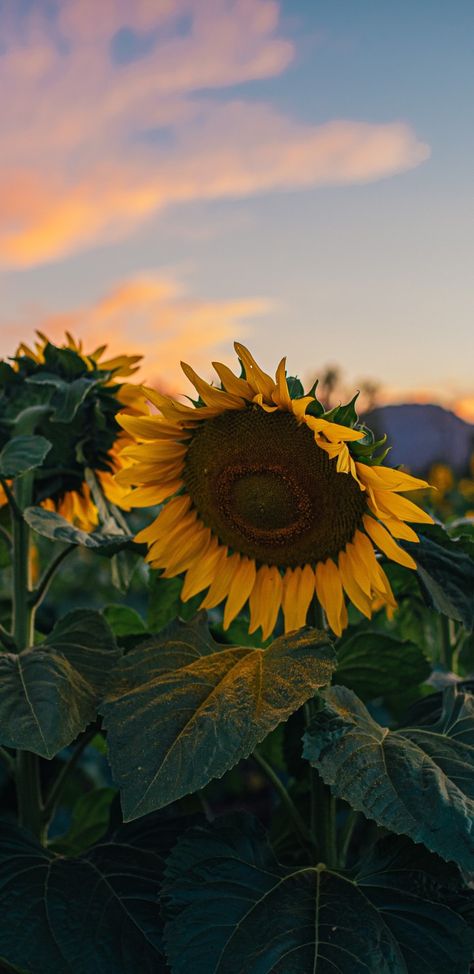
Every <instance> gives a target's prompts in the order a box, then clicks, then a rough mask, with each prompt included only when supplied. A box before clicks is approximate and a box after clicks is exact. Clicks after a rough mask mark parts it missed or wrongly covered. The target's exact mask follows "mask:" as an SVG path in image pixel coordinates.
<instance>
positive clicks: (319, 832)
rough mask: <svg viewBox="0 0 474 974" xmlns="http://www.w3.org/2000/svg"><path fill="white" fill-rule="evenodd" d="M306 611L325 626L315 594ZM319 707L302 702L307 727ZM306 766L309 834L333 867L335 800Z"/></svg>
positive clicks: (317, 703)
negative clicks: (307, 771)
mask: <svg viewBox="0 0 474 974" xmlns="http://www.w3.org/2000/svg"><path fill="white" fill-rule="evenodd" d="M309 611H310V619H311V622H312V625H313V626H314V627H315V628H317V629H325V628H326V620H325V616H324V611H323V608H322V606H321V604H320V602H319V600H318V599H317V598H316V596H314V598H313V601H312V603H311V606H310V610H309ZM321 706H322V701H321V698H320V697H318V695H317V694H316V696H315V697H313V699H312V700H308V701H307V703H305V705H304V714H305V722H306V726H307V727H309V725H310V723H311V721H312V719H313V717H314V715H315V714H316V713H317V712H318V710H319V709H320V707H321ZM309 769H310V770H309V775H310V778H309V788H310V816H311V818H310V822H311V825H310V828H311V835H312V838H313V842H314V845H315V846H316V848H317V850H318V854H319V860H320V862H324V863H325V864H326V865H327V866H336V865H337V860H338V854H337V829H336V799H335V798H333V796H332V794H331V792H330V790H329V788H328V786H327V785H326V784H325V783H324V781H323V779H322V778H321V775H320V774H319V772H318V771H317V770H316V768H312V767H311V765H309Z"/></svg>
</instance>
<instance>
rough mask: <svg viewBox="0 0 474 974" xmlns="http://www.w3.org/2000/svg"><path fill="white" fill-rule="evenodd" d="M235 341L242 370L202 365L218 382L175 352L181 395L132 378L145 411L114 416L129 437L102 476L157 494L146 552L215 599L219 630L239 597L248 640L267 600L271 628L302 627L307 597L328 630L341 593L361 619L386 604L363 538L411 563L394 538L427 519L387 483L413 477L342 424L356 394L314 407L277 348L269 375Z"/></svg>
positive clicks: (185, 594)
mask: <svg viewBox="0 0 474 974" xmlns="http://www.w3.org/2000/svg"><path fill="white" fill-rule="evenodd" d="M235 349H236V352H237V355H238V357H239V359H240V363H241V367H242V374H241V376H240V377H237V376H236V375H234V373H233V372H232V371H231V370H230V369H229V368H227V366H225V365H222V364H221V363H219V362H214V363H213V365H214V368H215V370H216V372H217V375H218V376H219V379H220V388H218V387H214V386H212V385H209V384H208V383H207V382H205V381H203V379H201V378H199V376H198V375H196V373H195V372H194V370H193V369H192V368H191V367H190V366H189V365H186V364H184V363H182V368H183V371H184V373H185V375H186V376H187V377H188V379H190V381H191V382H192V384H193V385H194V387H195V389H196V391H197V393H198V396H199V399H198V401H197V402H196V403H194V404H193V405H191V406H189V405H184V404H183V403H181V402H178V401H175V400H173V399H172V398H170V397H167V396H164V395H162V394H161V393H159V392H155V391H153V390H150V389H145V390H144V393H145V395H146V397H147V399H148V402H149V403H150V404H151V406H153V407H156V408H157V409H158V411H159V412H158V413H153V412H152V410H151V409H150V408H147V412H146V413H145V414H143V415H141V416H136V415H135V416H130V415H125V414H119V416H118V417H117V419H118V422H119V423H120V424H121V425H122V427H123V428H124V429H125V430H126V431H127V432H128V433H129V434H130V436H132V437H133V438H134V440H135V443H134V444H133V445H132V446H128V447H126V448H125V449H124V451H123V455H124V457H126V460H127V462H128V464H129V466H128V467H127V468H126V469H124V470H123V471H122V472H120V473H119V474H118V475H117V478H116V479H117V481H118V483H119V484H120V486H121V487H129V488H133V489H132V490H131V491H130V494H129V495H128V497H127V498H126V500H128V502H129V503H130V504H131V506H132V507H146V506H151V505H158V504H161V505H163V506H162V508H161V510H160V512H159V514H158V516H157V517H156V519H155V520H153V522H152V523H150V524H149V525H148V526H147V527H145V529H144V530H142V531H140V532H139V534H137V535H136V539H135V540H136V541H137V542H146V544H147V545H148V554H147V560H148V562H149V563H150V565H151V566H152V567H153V568H158V569H162V570H163V574H164V576H165V577H173V576H176V575H179V574H181V573H185V577H184V584H183V589H182V595H181V598H182V599H183V600H184V601H186V600H187V599H189V598H191V597H192V596H194V595H196V594H197V593H199V592H205V594H204V598H203V600H202V603H201V607H202V608H204V609H212V608H213V607H215V606H217V605H219V604H220V603H224V602H225V608H224V619H223V624H224V628H227V627H228V626H229V625H230V623H231V622H232V620H233V619H234V618H235V617H236V615H237V614H238V613H239V612H240V611H241V609H242V608H243V607H244V605H245V604H246V603H247V602H248V604H249V609H250V626H249V632H250V633H252V632H255V631H256V630H257V629H258V628H259V627H261V630H262V638H266V637H267V636H268V635H269V634H270V633H271V632H272V631H273V629H274V627H275V623H276V620H277V616H278V613H279V610H280V608H281V609H282V611H283V617H284V624H285V631H290V630H294V629H298V628H300V627H301V626H303V625H304V624H305V622H306V617H307V613H308V609H309V606H310V604H311V602H312V599H313V597H314V595H315V594H316V597H317V599H318V600H319V602H320V604H321V605H322V607H323V609H324V611H325V613H326V616H327V619H328V623H329V625H330V627H331V628H332V630H333V631H334V632H335V633H336V634H337V635H340V634H341V632H342V631H343V629H344V628H345V626H346V625H347V608H346V600H345V595H346V596H347V597H348V598H349V599H350V601H351V602H352V603H353V604H354V605H355V606H356V607H357V608H358V609H359V610H360V611H361V612H362V613H363V614H364V615H365V616H367V617H369V618H370V616H371V613H372V612H373V611H375V609H376V608H378V607H380V605H384V606H386V607H387V608H388V609H389V610H391V609H394V608H395V607H396V602H395V599H394V596H393V593H392V590H391V587H390V584H389V581H388V578H387V576H386V574H385V572H384V570H383V568H382V567H381V565H380V563H379V560H378V559H377V557H376V549H378V550H379V551H380V552H383V553H384V554H385V555H386V556H387V557H388V558H390V559H392V560H393V561H395V562H398V563H399V564H401V565H405V566H406V567H407V568H416V564H415V562H414V560H413V558H412V557H411V555H410V554H408V553H407V551H405V550H404V549H403V548H401V547H400V546H399V545H398V544H397V541H396V540H395V539H404V540H407V541H417V540H418V538H417V535H416V534H415V532H414V531H413V529H412V528H411V527H409V526H408V524H407V523H406V522H407V521H412V522H425V523H431V522H432V518H431V517H430V516H429V515H428V514H426V513H425V512H424V511H423V510H421V509H420V508H419V507H417V506H416V505H415V504H414V503H413V502H411V501H409V500H407V499H406V498H404V497H402V496H400V493H401V492H403V491H407V490H414V489H418V488H425V487H426V486H427V484H426V482H425V481H424V480H418V479H417V478H415V477H412V476H410V475H408V474H406V473H403V472H400V471H398V470H394V469H391V468H388V467H383V466H381V465H380V461H381V459H383V457H379V458H378V459H377V458H376V457H375V455H374V452H375V450H376V449H377V448H378V447H379V446H380V445H381V444H382V442H383V441H379V442H378V443H375V441H374V437H373V435H372V434H371V433H370V431H368V430H367V429H366V428H362V427H360V426H358V425H356V424H357V414H356V412H355V408H354V403H355V399H356V397H355V398H354V400H352V402H351V403H348V404H347V405H346V406H340V407H337V408H336V409H334V410H331V411H330V412H325V411H324V408H323V406H322V405H321V403H320V402H319V401H318V399H317V397H316V393H315V390H316V385H315V386H314V387H313V389H312V391H311V392H310V393H309V394H307V395H305V394H304V391H303V389H302V387H301V384H300V383H299V381H298V380H297V379H294V378H291V377H287V375H286V371H285V362H286V360H285V359H283V360H282V361H281V362H280V364H279V366H278V368H277V370H276V376H275V379H273V378H271V376H270V375H267V374H266V373H265V372H263V371H262V370H261V369H260V368H259V366H258V365H257V363H256V362H255V360H254V359H253V357H252V355H251V354H250V352H249V351H248V350H247V349H246V348H245V347H244V346H243V345H240V344H238V343H236V344H235ZM338 420H339V421H338ZM384 455H385V454H384Z"/></svg>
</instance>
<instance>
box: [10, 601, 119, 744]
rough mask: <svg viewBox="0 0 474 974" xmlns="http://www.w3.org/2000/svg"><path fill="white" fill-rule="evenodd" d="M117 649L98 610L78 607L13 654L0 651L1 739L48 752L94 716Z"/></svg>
mask: <svg viewBox="0 0 474 974" xmlns="http://www.w3.org/2000/svg"><path fill="white" fill-rule="evenodd" d="M118 657H119V652H118V649H117V645H116V643H115V639H114V637H113V634H112V632H111V630H110V629H109V627H108V625H107V623H106V622H105V620H104V619H103V617H102V616H101V615H100V613H99V612H92V611H89V610H83V609H77V610H75V611H74V612H70V613H69V614H68V615H66V616H65V617H64V619H62V620H61V621H60V622H58V623H57V625H56V626H55V628H54V629H53V631H52V633H51V635H50V636H48V637H47V639H46V640H45V641H44V642H43V643H41V645H40V646H36V647H34V648H32V649H27V650H25V651H24V652H22V653H19V654H18V655H15V654H13V653H0V741H1V743H2V744H4V745H6V746H7V747H17V748H20V749H22V750H26V751H33V752H34V754H40V755H41V756H42V757H45V758H52V757H54V755H55V754H57V753H58V751H60V750H61V748H63V747H65V746H66V745H67V744H70V743H71V741H73V740H74V739H75V738H76V737H77V735H78V734H79V733H80V732H81V731H83V730H84V729H85V727H87V725H88V724H89V723H90V722H91V721H92V720H94V718H95V717H96V713H97V706H98V704H99V701H100V700H101V699H102V697H103V695H104V691H105V688H106V686H107V681H108V678H109V674H110V672H111V670H112V668H113V666H114V665H115V663H116V662H117V659H118Z"/></svg>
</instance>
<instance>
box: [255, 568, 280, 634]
mask: <svg viewBox="0 0 474 974" xmlns="http://www.w3.org/2000/svg"><path fill="white" fill-rule="evenodd" d="M282 590H283V585H282V578H281V575H280V572H279V571H278V568H276V567H275V565H270V566H269V565H261V567H260V568H259V569H258V571H257V577H256V579H255V585H254V587H253V589H252V592H251V594H250V599H249V604H250V626H249V633H252V632H255V630H256V629H258V628H259V626H261V627H262V639H266V638H267V636H269V635H270V633H271V632H272V631H273V629H274V628H275V623H276V621H277V616H278V612H279V609H280V605H281V597H282Z"/></svg>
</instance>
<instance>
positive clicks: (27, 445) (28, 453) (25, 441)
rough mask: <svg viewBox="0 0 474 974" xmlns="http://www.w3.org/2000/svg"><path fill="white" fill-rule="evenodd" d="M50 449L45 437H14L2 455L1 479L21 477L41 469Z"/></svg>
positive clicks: (6, 445)
mask: <svg viewBox="0 0 474 974" xmlns="http://www.w3.org/2000/svg"><path fill="white" fill-rule="evenodd" d="M50 449H51V443H50V442H49V440H47V439H45V437H44V436H14V437H13V438H12V439H11V440H9V441H8V443H6V444H5V446H4V447H3V450H2V452H1V453H0V477H19V476H20V474H22V473H27V471H28V470H34V469H35V468H36V467H40V466H41V464H42V463H43V460H44V459H45V457H46V455H47V454H48V453H49V451H50Z"/></svg>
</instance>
